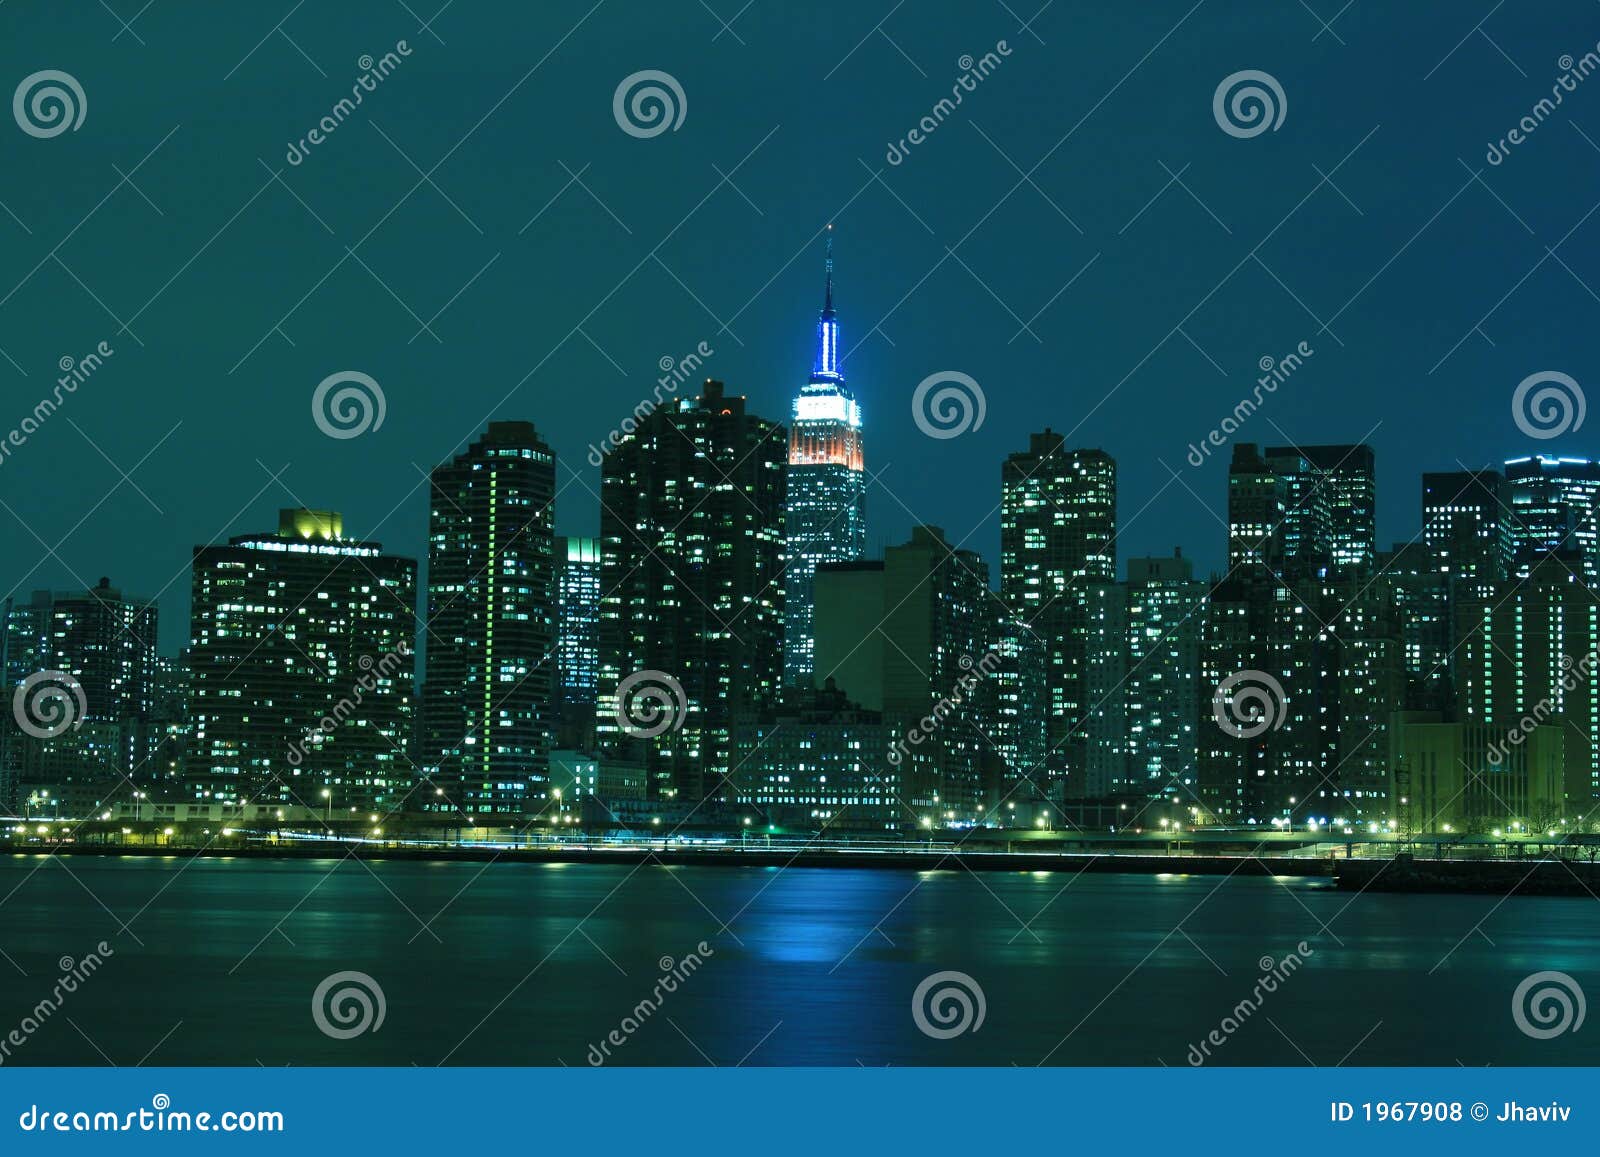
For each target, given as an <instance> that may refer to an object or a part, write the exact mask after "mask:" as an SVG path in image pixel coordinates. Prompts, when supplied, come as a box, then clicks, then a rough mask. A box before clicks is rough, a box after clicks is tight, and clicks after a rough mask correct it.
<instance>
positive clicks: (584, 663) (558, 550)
mask: <svg viewBox="0 0 1600 1157" xmlns="http://www.w3.org/2000/svg"><path fill="white" fill-rule="evenodd" d="M555 592H556V597H555V631H556V696H555V699H556V722H557V730H558V731H559V733H560V741H559V743H558V744H557V746H558V747H561V748H578V749H580V750H590V749H592V748H593V747H594V712H595V701H596V698H597V696H598V693H599V687H600V540H599V539H598V538H568V537H559V538H557V539H556V540H555Z"/></svg>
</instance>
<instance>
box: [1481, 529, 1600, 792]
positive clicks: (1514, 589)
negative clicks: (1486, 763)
mask: <svg viewBox="0 0 1600 1157" xmlns="http://www.w3.org/2000/svg"><path fill="white" fill-rule="evenodd" d="M1578 564H1579V560H1578V558H1577V556H1576V555H1575V554H1568V555H1566V556H1562V555H1560V554H1557V555H1554V556H1552V557H1550V558H1547V559H1545V560H1544V561H1543V562H1539V563H1536V564H1535V565H1534V566H1533V568H1532V570H1531V571H1530V572H1529V574H1528V577H1526V578H1514V579H1507V580H1505V581H1503V582H1501V583H1498V584H1495V586H1494V588H1493V589H1491V590H1488V591H1482V592H1477V593H1474V594H1473V595H1471V596H1470V597H1467V598H1463V599H1462V600H1460V602H1459V603H1458V604H1457V606H1456V638H1457V643H1456V646H1457V655H1456V698H1457V703H1456V710H1457V718H1458V719H1459V720H1460V721H1461V722H1463V723H1470V724H1483V725H1486V726H1487V727H1489V728H1490V729H1491V730H1498V731H1499V732H1500V735H1501V738H1502V739H1505V740H1507V743H1506V744H1503V746H1515V743H1514V742H1512V741H1510V736H1511V735H1512V733H1513V732H1514V731H1516V730H1518V729H1520V727H1521V726H1522V721H1523V720H1525V719H1529V720H1532V721H1533V722H1534V723H1535V724H1549V725H1552V726H1555V727H1557V728H1559V729H1560V733H1561V742H1562V745H1563V766H1564V768H1565V790H1566V797H1567V804H1568V809H1569V810H1567V811H1565V812H1563V813H1562V815H1563V816H1565V817H1566V818H1569V819H1572V818H1576V817H1579V816H1585V815H1587V814H1588V813H1589V812H1590V811H1591V809H1593V807H1594V806H1595V805H1594V801H1595V800H1596V799H1597V798H1600V681H1597V676H1600V671H1597V670H1596V669H1595V668H1596V665H1597V663H1600V592H1596V591H1595V590H1594V589H1593V588H1592V587H1589V586H1588V585H1587V584H1585V583H1584V582H1583V581H1582V580H1581V579H1579V578H1577V577H1575V575H1574V573H1573V572H1574V571H1575V570H1578V569H1579V565H1578ZM1513 818H1516V817H1513ZM1520 818H1522V819H1524V820H1530V821H1531V822H1535V823H1539V824H1542V823H1543V822H1544V820H1545V819H1546V818H1549V817H1527V816H1524V817H1520ZM1555 818H1561V817H1560V816H1558V817H1555Z"/></svg>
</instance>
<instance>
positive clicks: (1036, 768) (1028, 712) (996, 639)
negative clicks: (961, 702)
mask: <svg viewBox="0 0 1600 1157" xmlns="http://www.w3.org/2000/svg"><path fill="white" fill-rule="evenodd" d="M991 602H992V604H993V607H994V617H993V623H994V626H993V628H992V630H991V637H992V639H993V644H992V649H993V652H994V654H995V655H996V656H997V657H998V660H999V662H998V665H997V666H996V668H995V670H994V674H993V675H992V676H991V677H990V685H991V686H992V687H993V696H992V702H993V711H992V716H991V718H990V719H989V720H988V722H987V724H986V726H987V728H988V731H989V738H990V739H991V740H992V741H993V748H992V754H993V755H994V756H995V757H996V762H995V764H994V765H993V766H994V773H995V774H994V776H993V782H992V783H986V784H985V792H986V794H985V797H984V810H985V813H986V814H991V813H994V812H996V811H997V810H998V811H1001V812H1007V811H1015V810H1016V807H1017V806H1020V805H1022V804H1025V803H1037V802H1040V800H1041V799H1042V793H1043V791H1044V789H1045V786H1046V785H1047V784H1048V783H1049V779H1048V776H1047V775H1046V773H1045V767H1046V764H1047V757H1048V756H1049V754H1050V738H1049V717H1048V716H1049V710H1050V683H1049V667H1048V663H1049V655H1048V649H1047V648H1046V646H1045V640H1044V638H1043V637H1042V636H1040V635H1038V634H1036V633H1035V632H1034V631H1033V630H1032V629H1030V628H1029V627H1028V626H1027V624H1026V623H1024V622H1023V621H1022V620H1021V619H1020V618H1017V617H1016V616H1015V615H1013V614H1011V612H1010V611H1008V610H1007V609H1006V608H1005V607H1004V606H1003V605H1002V604H1001V602H1000V600H999V599H998V598H993V599H991ZM1013 805H1016V806H1013Z"/></svg>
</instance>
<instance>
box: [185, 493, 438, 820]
mask: <svg viewBox="0 0 1600 1157" xmlns="http://www.w3.org/2000/svg"><path fill="white" fill-rule="evenodd" d="M192 594H193V599H192V608H191V630H190V648H189V669H190V679H191V680H192V682H191V688H190V709H191V725H192V728H191V734H190V737H189V743H190V747H189V753H188V757H187V760H186V768H185V772H186V779H187V791H188V794H190V795H191V796H192V797H194V798H195V799H199V800H212V801H218V802H223V803H293V804H301V805H303V806H306V807H316V808H324V810H327V809H329V808H333V809H343V808H348V807H356V808H359V809H361V810H373V811H379V812H387V811H389V810H394V809H403V808H406V807H411V806H414V805H415V801H414V800H412V799H411V792H412V789H413V787H414V786H415V780H416V777H415V774H414V764H413V762H412V754H411V737H412V722H413V721H412V712H413V690H414V680H415V660H414V657H413V655H412V646H413V644H414V641H415V636H416V626H417V624H416V601H417V564H416V562H415V561H414V560H412V559H409V558H400V557H397V556H395V555H390V554H385V553H384V552H383V547H382V544H380V543H376V542H362V541H359V540H356V539H352V538H347V537H346V536H345V534H344V520H343V519H342V517H341V516H340V515H339V514H338V513H336V512H333V511H326V510H284V511H282V512H280V514H279V519H278V529H277V531H276V532H269V533H263V534H247V535H241V536H239V537H237V538H232V539H230V540H229V541H228V543H227V544H226V545H211V546H199V547H196V548H195V551H194V572H193V585H192ZM323 792H327V793H328V794H327V795H326V796H324V795H323Z"/></svg>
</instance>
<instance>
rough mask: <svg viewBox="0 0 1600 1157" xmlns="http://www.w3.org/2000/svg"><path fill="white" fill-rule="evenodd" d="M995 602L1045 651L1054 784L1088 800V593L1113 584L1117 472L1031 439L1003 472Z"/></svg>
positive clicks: (1047, 438)
mask: <svg viewBox="0 0 1600 1157" xmlns="http://www.w3.org/2000/svg"><path fill="white" fill-rule="evenodd" d="M1000 477H1001V497H1000V503H1001V505H1000V597H1001V599H1002V600H1003V601H1004V602H1005V605H1006V606H1007V607H1008V608H1009V609H1010V610H1011V612H1012V613H1014V614H1015V615H1017V616H1018V617H1019V618H1021V619H1022V620H1023V622H1025V623H1026V624H1027V625H1028V626H1029V628H1031V629H1032V630H1033V631H1035V632H1036V633H1037V634H1039V635H1040V636H1042V637H1043V638H1044V640H1045V647H1046V650H1047V652H1048V655H1047V658H1048V663H1047V678H1048V682H1049V691H1050V707H1049V718H1050V732H1049V739H1050V751H1051V755H1050V758H1049V761H1048V770H1049V774H1050V778H1051V779H1052V780H1057V781H1060V780H1064V781H1065V788H1066V791H1067V793H1068V794H1069V795H1074V796H1082V795H1084V794H1086V792H1087V789H1088V785H1087V783H1086V782H1085V781H1086V777H1085V775H1084V772H1085V770H1086V766H1087V764H1086V753H1087V746H1086V744H1087V741H1086V739H1085V733H1084V723H1085V715H1086V712H1087V710H1088V708H1089V703H1088V700H1087V683H1086V672H1087V662H1088V658H1087V653H1088V637H1089V626H1088V620H1087V614H1088V612H1087V609H1086V608H1087V602H1086V600H1087V597H1088V596H1087V588H1088V586H1089V585H1090V584H1092V583H1096V582H1102V583H1108V582H1113V581H1115V579H1116V572H1117V562H1116V553H1115V541H1116V535H1117V465H1116V463H1115V462H1114V461H1113V460H1112V458H1111V456H1110V455H1109V454H1107V453H1106V452H1105V451H1103V450H1068V449H1067V448H1066V447H1065V446H1064V445H1063V439H1062V437H1061V435H1060V434H1057V433H1056V432H1054V431H1053V430H1050V429H1048V428H1047V429H1045V430H1044V432H1043V433H1039V434H1033V435H1032V436H1030V438H1029V440H1028V449H1027V450H1025V451H1022V452H1019V453H1016V454H1012V455H1011V456H1010V457H1008V458H1007V459H1006V460H1005V463H1004V465H1003V466H1002V468H1001V476H1000Z"/></svg>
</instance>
